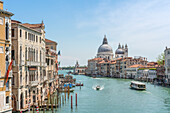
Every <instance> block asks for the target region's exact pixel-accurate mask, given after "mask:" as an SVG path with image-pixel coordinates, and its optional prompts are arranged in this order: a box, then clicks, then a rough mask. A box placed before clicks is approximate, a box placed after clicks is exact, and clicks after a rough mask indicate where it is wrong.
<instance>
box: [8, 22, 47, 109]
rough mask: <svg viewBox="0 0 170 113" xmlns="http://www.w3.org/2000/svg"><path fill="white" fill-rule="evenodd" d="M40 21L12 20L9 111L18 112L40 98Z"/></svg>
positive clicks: (43, 76) (42, 44)
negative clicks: (13, 61) (11, 103)
mask: <svg viewBox="0 0 170 113" xmlns="http://www.w3.org/2000/svg"><path fill="white" fill-rule="evenodd" d="M44 29H45V26H44V23H43V22H42V23H40V24H28V23H25V24H24V23H21V22H19V21H15V20H13V21H12V29H11V35H12V57H13V58H14V60H15V66H13V81H12V94H13V95H12V96H13V110H14V111H22V110H25V109H28V106H29V105H32V104H33V103H34V104H35V103H38V102H39V100H44V98H45V96H44V95H42V94H43V93H44V92H45V89H46V88H45V86H44V82H45V81H46V80H47V76H46V66H47V64H46V63H45V52H46V50H45V31H44Z"/></svg>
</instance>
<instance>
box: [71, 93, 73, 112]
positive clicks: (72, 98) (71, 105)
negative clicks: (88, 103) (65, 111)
mask: <svg viewBox="0 0 170 113" xmlns="http://www.w3.org/2000/svg"><path fill="white" fill-rule="evenodd" d="M71 109H73V97H72V95H71Z"/></svg>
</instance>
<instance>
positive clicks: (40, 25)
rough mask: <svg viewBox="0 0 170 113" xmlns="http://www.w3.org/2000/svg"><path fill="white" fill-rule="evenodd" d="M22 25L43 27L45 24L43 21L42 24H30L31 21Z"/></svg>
mask: <svg viewBox="0 0 170 113" xmlns="http://www.w3.org/2000/svg"><path fill="white" fill-rule="evenodd" d="M22 25H24V26H26V27H30V28H41V27H43V26H44V24H43V23H41V24H29V23H24V24H22Z"/></svg>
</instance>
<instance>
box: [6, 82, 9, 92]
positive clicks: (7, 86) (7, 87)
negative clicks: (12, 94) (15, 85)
mask: <svg viewBox="0 0 170 113" xmlns="http://www.w3.org/2000/svg"><path fill="white" fill-rule="evenodd" d="M6 91H9V80H8V81H7V83H6Z"/></svg>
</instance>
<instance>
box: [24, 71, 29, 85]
mask: <svg viewBox="0 0 170 113" xmlns="http://www.w3.org/2000/svg"><path fill="white" fill-rule="evenodd" d="M27 78H28V75H27V71H26V77H25V83H26V84H27Z"/></svg>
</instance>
